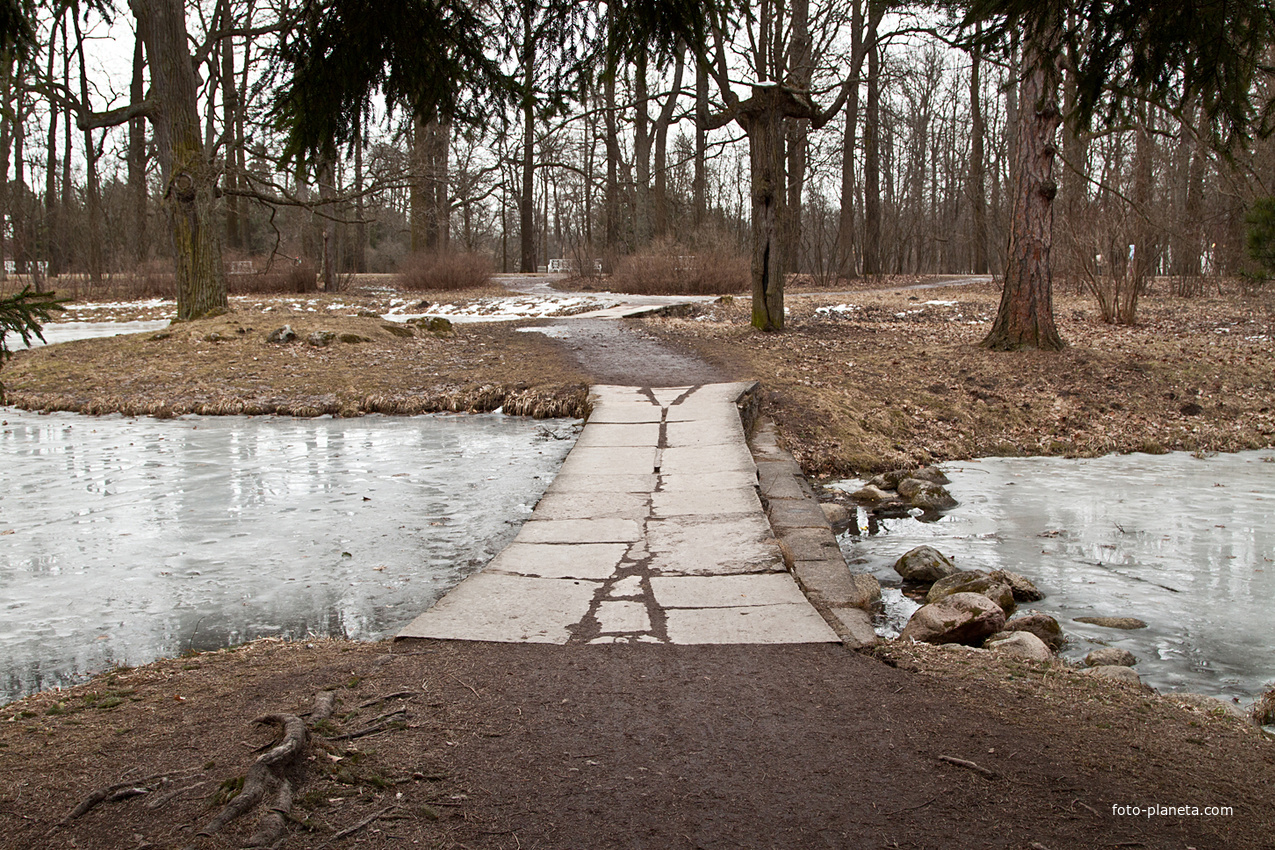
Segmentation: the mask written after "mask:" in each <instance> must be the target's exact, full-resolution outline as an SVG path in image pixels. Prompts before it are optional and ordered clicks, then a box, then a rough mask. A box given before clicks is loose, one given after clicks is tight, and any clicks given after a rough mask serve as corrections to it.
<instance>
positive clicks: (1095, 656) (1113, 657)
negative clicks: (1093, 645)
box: [1085, 646, 1138, 667]
mask: <svg viewBox="0 0 1275 850" xmlns="http://www.w3.org/2000/svg"><path fill="white" fill-rule="evenodd" d="M1137 663H1138V658H1137V656H1136V655H1134V654H1133V653H1132V652H1130V651H1129V650H1127V649H1119V648H1117V647H1114V646H1103V647H1099V648H1098V649H1095V650H1094V651H1093V652H1091V653H1089V654H1088V655H1086V656H1085V666H1086V667H1132V666H1133V665H1135V664H1137Z"/></svg>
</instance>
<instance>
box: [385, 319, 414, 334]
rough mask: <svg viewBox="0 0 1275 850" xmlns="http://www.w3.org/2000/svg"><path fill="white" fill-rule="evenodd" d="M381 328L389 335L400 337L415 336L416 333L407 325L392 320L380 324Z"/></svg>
mask: <svg viewBox="0 0 1275 850" xmlns="http://www.w3.org/2000/svg"><path fill="white" fill-rule="evenodd" d="M381 330H383V331H385V332H386V333H388V334H390V335H391V336H401V337H412V336H416V334H415V333H414V332H413V331H412V329H411V328H410V327H408V326H407V325H396V324H394V323H392V322H390V323H387V324H384V325H381Z"/></svg>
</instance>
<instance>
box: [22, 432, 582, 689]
mask: <svg viewBox="0 0 1275 850" xmlns="http://www.w3.org/2000/svg"><path fill="white" fill-rule="evenodd" d="M0 420H3V421H4V423H5V424H4V425H3V427H0V596H2V598H3V600H4V602H3V606H4V607H3V610H0V671H2V673H3V675H2V676H0V702H4V701H8V700H12V699H15V698H17V697H19V696H22V695H24V694H27V693H31V692H33V691H36V690H42V689H46V688H50V687H57V686H64V685H68V684H71V683H74V682H77V681H80V680H82V679H83V678H84V677H85V676H86V675H87V674H90V673H92V672H96V671H100V670H103V669H106V668H108V667H110V666H111V665H116V664H128V665H137V664H144V663H147V662H149V661H151V660H154V659H155V658H158V657H164V656H172V655H177V654H180V653H182V652H185V651H187V650H191V649H194V650H209V649H216V648H219V647H222V646H227V645H232V644H236V643H241V642H243V641H246V640H250V639H253V638H256V637H261V636H281V637H291V638H303V637H306V636H307V635H331V636H342V637H349V638H355V639H366V640H371V639H377V638H381V637H384V636H387V635H390V634H393V633H394V632H396V631H397V630H398V629H399V628H400V627H401V626H403V625H404V624H406V623H407V622H409V621H410V620H411V619H412V618H413V617H415V616H416V615H417V614H419V613H420V612H421V611H423V610H425V609H426V608H428V607H429V605H430V604H431V603H432V602H433V601H434V600H435V599H437V598H438V597H439V596H441V595H442V594H443V593H445V592H446V591H447V590H449V589H450V588H452V587H453V586H455V585H456V584H457V583H458V582H459V581H460V580H461V579H463V578H464V577H465V576H467V575H469V574H470V573H472V572H474V571H476V570H477V569H479V568H481V566H482V565H483V564H485V563H486V562H487V561H488V560H489V559H490V558H491V557H492V556H493V555H495V554H496V553H497V552H499V551H500V549H502V548H504V546H505V545H506V544H507V543H508V542H509V541H510V540H511V539H512V538H513V536H514V534H516V532H517V528H518V526H519V525H521V523H522V521H523V520H525V519H526V518H527V516H529V515H530V513H531V509H532V507H533V506H534V505H535V503H536V502H537V501H538V499H539V498H540V495H541V494H542V493H543V492H544V489H545V488H546V487H547V486H548V484H549V482H550V481H551V480H552V478H553V475H554V473H555V472H556V471H557V468H558V466H559V465H560V464H561V462H562V459H563V458H564V457H565V456H566V454H567V452H568V451H569V450H570V448H571V446H572V444H573V442H574V436H575V433H576V429H575V428H574V427H573V426H572V425H570V424H569V423H565V422H564V421H562V420H557V421H553V422H550V423H546V422H543V421H540V422H537V421H534V420H530V419H522V418H519V417H506V416H502V415H499V414H486V415H478V416H455V415H450V416H449V415H432V416H420V417H379V416H365V417H360V418H358V419H311V420H293V419H277V418H273V417H258V418H244V417H186V418H182V419H179V420H170V421H162V420H153V419H124V418H121V417H105V418H96V419H94V418H88V417H79V416H76V415H74V414H61V415H56V414H55V415H50V416H40V415H36V414H31V413H26V412H23V411H19V410H15V409H12V408H0Z"/></svg>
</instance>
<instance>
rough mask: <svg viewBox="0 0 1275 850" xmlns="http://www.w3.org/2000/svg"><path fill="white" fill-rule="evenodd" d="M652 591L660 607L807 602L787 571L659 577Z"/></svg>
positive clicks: (653, 583) (736, 606)
mask: <svg viewBox="0 0 1275 850" xmlns="http://www.w3.org/2000/svg"><path fill="white" fill-rule="evenodd" d="M651 591H652V593H654V594H655V601H656V602H658V603H659V605H660V607H661V608H739V607H743V606H748V605H796V604H799V603H802V602H805V601H806V597H805V596H803V595H802V593H801V589H800V588H798V587H797V583H796V582H795V581H793V580H792V576H790V575H788V574H787V573H763V574H760V575H742V576H656V577H653V578H652V579H651Z"/></svg>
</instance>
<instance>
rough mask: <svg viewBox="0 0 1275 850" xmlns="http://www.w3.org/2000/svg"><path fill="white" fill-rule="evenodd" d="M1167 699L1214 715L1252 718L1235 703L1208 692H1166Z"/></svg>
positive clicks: (1243, 718) (1241, 718)
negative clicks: (1212, 695) (1207, 693)
mask: <svg viewBox="0 0 1275 850" xmlns="http://www.w3.org/2000/svg"><path fill="white" fill-rule="evenodd" d="M1165 699H1167V700H1169V701H1170V702H1175V703H1177V704H1178V705H1183V706H1187V707H1189V708H1194V709H1196V710H1197V711H1202V712H1204V713H1205V714H1209V715H1212V716H1213V717H1234V718H1236V719H1237V720H1249V719H1251V718H1249V716H1248V715H1247V714H1245V713H1244V711H1243V710H1242V709H1241V708H1240V707H1239V706H1238V705H1236V704H1235V703H1233V702H1227V701H1226V700H1221V699H1218V698H1217V697H1211V696H1208V695H1206V694H1166V695H1165Z"/></svg>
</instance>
